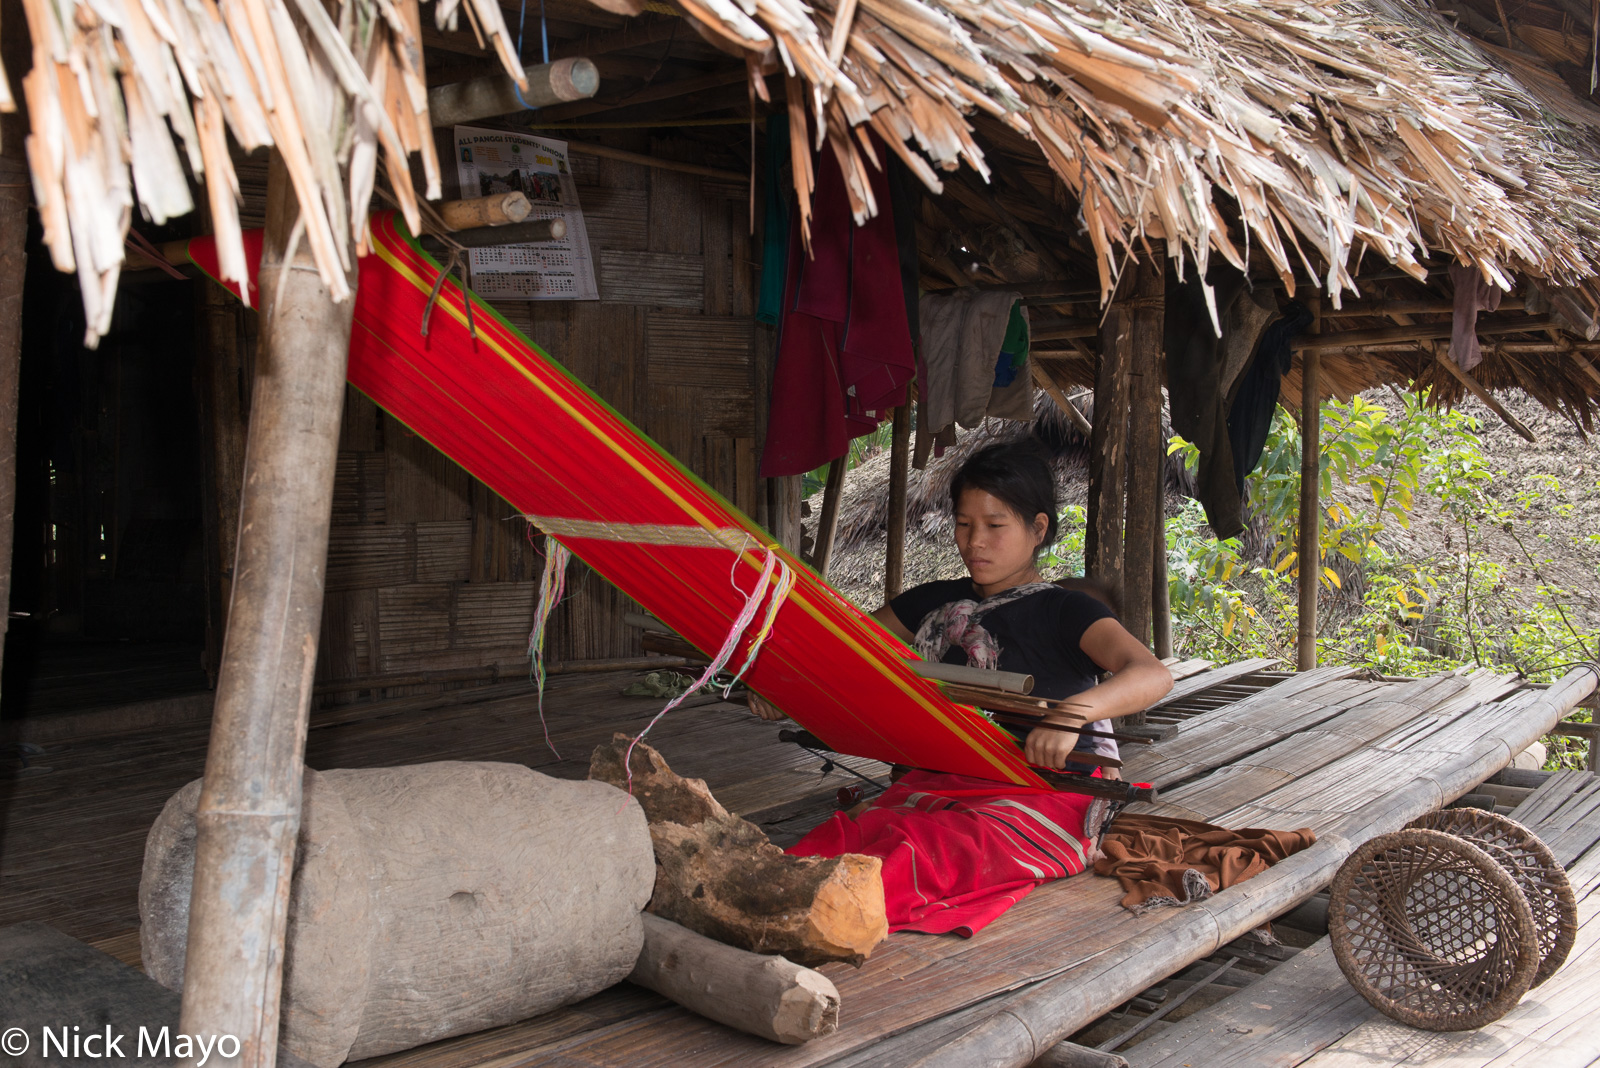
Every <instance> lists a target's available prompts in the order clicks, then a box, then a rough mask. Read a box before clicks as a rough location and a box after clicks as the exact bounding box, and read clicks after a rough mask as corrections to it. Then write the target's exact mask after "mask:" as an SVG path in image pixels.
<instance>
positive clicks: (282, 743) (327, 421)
mask: <svg viewBox="0 0 1600 1068" xmlns="http://www.w3.org/2000/svg"><path fill="white" fill-rule="evenodd" d="M298 217H299V209H298V206H297V204H296V202H295V194H294V189H293V187H292V185H291V183H290V179H289V174H288V171H287V169H286V168H285V166H284V165H283V161H282V158H281V157H280V156H279V155H278V154H277V153H276V152H274V153H273V156H272V162H271V165H270V166H269V170H268V179H267V227H266V238H265V244H264V249H263V254H262V262H261V297H262V318H261V322H262V330H261V343H262V348H263V352H262V356H261V359H259V360H258V361H257V363H256V381H255V388H254V390H253V391H252V395H251V396H252V399H251V410H250V433H249V439H248V444H247V446H246V452H245V473H244V483H243V491H242V493H241V496H240V506H239V507H240V523H239V540H238V550H237V560H236V563H235V566H234V582H233V596H232V610H231V611H230V613H229V620H228V633H227V637H226V639H225V641H224V643H223V650H222V667H221V671H220V673H219V675H218V679H217V704H216V711H215V714H214V716H213V718H212V727H211V741H210V746H209V748H208V750H207V754H206V775H205V780H204V782H205V785H204V788H203V789H202V790H201V792H200V796H199V801H198V805H199V808H198V812H197V815H196V824H197V828H198V837H197V840H196V845H195V869H194V889H193V901H194V906H193V914H192V915H191V917H190V930H189V952H188V956H187V964H186V966H185V968H186V970H185V982H184V996H183V1012H182V1016H181V1024H180V1026H181V1028H182V1030H183V1032H184V1033H185V1034H208V1035H219V1034H229V1035H235V1036H237V1037H238V1039H239V1042H240V1046H241V1053H240V1057H239V1062H238V1063H239V1064H240V1065H241V1066H243V1068H271V1066H272V1064H273V1058H274V1055H275V1053H276V1050H277V1035H278V1007H279V1001H278V999H279V991H280V987H281V981H282V977H283V941H284V930H285V925H286V923H287V920H288V908H289V877H290V872H291V871H292V870H293V866H294V845H295V835H296V832H297V830H298V827H299V822H300V796H301V774H302V770H303V769H304V767H305V765H304V763H303V762H302V754H303V753H304V750H305V738H306V718H307V714H308V712H309V709H310V704H311V689H312V672H313V669H314V668H315V666H316V660H317V641H318V638H319V635H320V632H321V617H322V592H323V574H324V570H325V568H326V565H327V558H328V522H329V517H330V513H331V511H332V507H333V474H334V463H335V459H336V457H337V455H338V450H339V422H340V415H341V411H342V409H343V405H344V392H345V363H346V359H347V357H348V354H349V346H350V324H351V315H352V312H353V309H354V307H355V301H354V300H345V301H342V302H340V303H337V304H336V303H334V302H333V300H332V299H331V297H330V296H329V293H328V290H327V288H326V287H325V286H324V285H323V283H322V281H321V278H320V277H319V275H318V273H317V271H316V269H315V264H314V263H313V262H312V258H311V249H310V245H309V244H308V243H307V242H303V241H302V242H299V248H298V252H297V254H296V256H295V258H294V260H293V262H292V263H286V262H285V261H286V260H287V259H288V256H289V245H290V241H291V231H292V229H293V227H294V224H295V220H296V219H297V218H298ZM344 240H348V235H347V236H346V237H345V238H344ZM350 262H351V263H352V264H353V263H354V262H355V256H354V255H353V254H352V255H351V256H350ZM285 267H292V268H293V269H289V270H286V269H284V268H285ZM348 281H349V284H350V285H351V286H352V288H353V287H354V285H355V278H354V271H353V270H352V272H351V277H350V279H349V280H348Z"/></svg>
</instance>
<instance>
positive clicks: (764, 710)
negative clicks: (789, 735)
mask: <svg viewBox="0 0 1600 1068" xmlns="http://www.w3.org/2000/svg"><path fill="white" fill-rule="evenodd" d="M748 700H749V701H750V711H752V712H754V713H755V714H756V715H758V716H760V717H761V718H762V719H764V720H767V721H768V722H771V723H777V722H778V721H780V720H785V719H788V718H789V717H788V716H786V715H784V714H783V711H782V710H781V709H779V708H778V706H777V705H775V704H773V703H772V702H771V701H768V700H767V699H766V698H765V697H762V696H761V695H760V694H758V693H756V692H755V691H754V690H752V691H749V694H748Z"/></svg>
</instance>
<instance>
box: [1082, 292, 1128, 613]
mask: <svg viewBox="0 0 1600 1068" xmlns="http://www.w3.org/2000/svg"><path fill="white" fill-rule="evenodd" d="M1132 282H1133V274H1132V272H1128V273H1125V275H1124V281H1123V285H1122V286H1121V287H1119V292H1120V293H1122V295H1121V296H1120V297H1117V298H1114V299H1113V300H1112V303H1111V307H1110V308H1109V309H1108V310H1107V311H1106V318H1105V325H1104V327H1103V328H1102V329H1101V331H1100V360H1099V363H1098V366H1097V367H1096V371H1095V387H1094V433H1093V434H1092V435H1091V436H1090V439H1089V515H1088V532H1087V536H1086V537H1085V539H1084V573H1085V574H1087V575H1088V576H1089V577H1090V578H1094V579H1099V580H1100V581H1101V582H1103V583H1105V584H1106V586H1107V587H1108V588H1109V589H1110V590H1111V594H1112V601H1113V603H1114V605H1115V606H1116V608H1117V610H1118V611H1119V612H1121V611H1122V610H1123V608H1124V607H1125V606H1124V605H1123V604H1122V581H1123V575H1122V523H1123V515H1124V512H1123V505H1124V501H1125V492H1126V487H1127V482H1128V384H1129V383H1128V371H1129V362H1130V360H1131V359H1132V350H1133V309H1132V308H1131V307H1129V306H1128V302H1127V294H1128V292H1130V291H1131V290H1132Z"/></svg>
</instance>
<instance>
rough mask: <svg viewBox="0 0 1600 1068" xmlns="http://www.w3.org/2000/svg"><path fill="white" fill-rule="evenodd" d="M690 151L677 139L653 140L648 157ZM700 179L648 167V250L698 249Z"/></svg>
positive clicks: (690, 250) (687, 146) (666, 155)
mask: <svg viewBox="0 0 1600 1068" xmlns="http://www.w3.org/2000/svg"><path fill="white" fill-rule="evenodd" d="M686 150H687V151H693V150H692V148H690V146H689V145H687V144H686V143H684V142H682V141H678V140H672V141H667V140H662V139H659V138H657V139H653V141H652V144H651V146H650V154H651V155H652V156H658V157H666V158H672V157H674V156H679V155H683V154H684V153H685V151H686ZM700 182H701V179H700V178H699V177H698V176H696V175H692V174H683V173H680V172H678V171H669V170H661V169H659V168H651V170H650V220H649V236H650V244H649V248H650V251H652V252H687V253H695V254H698V253H699V252H700V251H701V233H700V230H701V197H700Z"/></svg>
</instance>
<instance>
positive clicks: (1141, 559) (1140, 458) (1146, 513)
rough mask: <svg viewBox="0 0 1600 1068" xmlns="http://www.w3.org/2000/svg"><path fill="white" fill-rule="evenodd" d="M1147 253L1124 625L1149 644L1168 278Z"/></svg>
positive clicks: (1134, 343)
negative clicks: (1164, 296) (1164, 318)
mask: <svg viewBox="0 0 1600 1068" xmlns="http://www.w3.org/2000/svg"><path fill="white" fill-rule="evenodd" d="M1162 268H1163V264H1162V263H1161V261H1159V260H1157V259H1155V257H1153V256H1146V257H1145V258H1144V260H1142V261H1141V262H1140V263H1139V265H1138V266H1137V267H1136V268H1135V274H1134V280H1133V300H1132V302H1131V303H1132V305H1133V325H1132V334H1131V337H1130V338H1129V342H1130V344H1129V349H1130V352H1129V355H1128V409H1127V411H1128V424H1129V430H1128V504H1127V512H1126V525H1125V527H1124V532H1123V549H1122V561H1123V564H1122V567H1123V579H1122V581H1123V597H1122V623H1123V626H1125V627H1127V628H1128V631H1129V633H1131V634H1132V635H1133V636H1134V637H1135V638H1138V639H1139V641H1141V642H1143V643H1144V644H1145V645H1152V644H1153V643H1152V640H1151V631H1150V619H1151V612H1152V609H1153V592H1152V591H1153V590H1154V577H1155V544H1156V530H1155V528H1156V513H1157V511H1158V510H1159V509H1160V507H1161V488H1162V485H1161V484H1162V468H1163V466H1164V460H1165V457H1164V456H1162V455H1161V363H1162V337H1161V333H1162V317H1163V308H1164V306H1165V301H1164V300H1163V295H1164V293H1165V289H1166V276H1165V274H1164V272H1163V269H1162Z"/></svg>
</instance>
